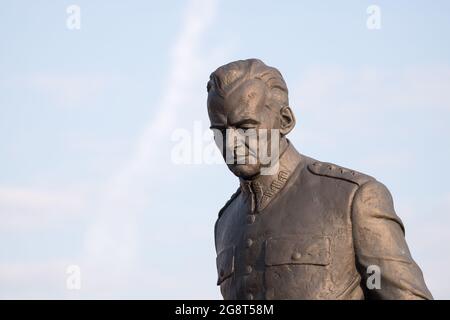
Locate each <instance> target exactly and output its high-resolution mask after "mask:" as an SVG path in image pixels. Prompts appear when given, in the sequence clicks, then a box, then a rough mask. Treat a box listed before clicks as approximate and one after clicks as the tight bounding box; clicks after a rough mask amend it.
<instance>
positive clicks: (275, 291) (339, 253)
mask: <svg viewBox="0 0 450 320" xmlns="http://www.w3.org/2000/svg"><path fill="white" fill-rule="evenodd" d="M207 88H208V114H209V118H210V121H211V128H212V129H213V131H214V132H215V140H216V143H217V144H218V146H219V149H220V150H221V152H222V154H223V156H224V159H225V160H226V163H227V165H228V168H229V169H230V170H231V171H232V172H233V173H234V174H235V175H236V176H237V177H239V180H240V187H239V189H238V190H237V192H236V193H235V194H234V195H233V196H232V197H231V199H230V200H229V201H228V202H227V203H226V204H225V206H224V207H223V208H222V209H221V210H220V212H219V217H218V219H217V222H216V225H215V230H214V232H215V246H216V252H217V259H216V263H217V270H218V281H217V284H218V285H220V289H221V292H222V295H223V297H224V298H225V299H250V300H252V299H432V296H431V294H430V292H429V291H428V289H427V287H426V285H425V282H424V279H423V275H422V272H421V270H420V268H419V267H418V265H417V264H416V263H415V262H414V260H413V259H412V257H411V254H410V252H409V249H408V246H407V244H406V241H405V237H404V227H403V224H402V222H401V220H400V218H399V217H398V216H397V215H396V213H395V211H394V206H393V201H392V197H391V194H390V193H389V191H388V189H387V188H386V187H385V186H384V185H383V184H382V183H380V182H378V181H377V180H376V179H375V178H373V177H370V176H368V175H365V174H363V173H359V172H357V171H354V170H351V169H346V168H343V167H340V166H337V165H335V164H332V163H325V162H320V161H317V160H314V159H312V158H310V157H307V156H305V155H303V154H300V153H299V152H297V150H296V149H295V148H294V146H293V145H292V143H291V142H290V141H289V140H288V139H287V138H286V135H287V134H288V133H289V132H290V131H291V130H292V129H293V128H294V126H295V118H294V114H293V112H292V110H291V108H290V107H289V102H288V89H287V86H286V83H285V81H284V79H283V77H282V75H281V74H280V72H279V71H278V70H277V69H275V68H273V67H269V66H267V65H265V64H264V63H263V62H262V61H260V60H257V59H249V60H240V61H235V62H232V63H229V64H226V65H224V66H222V67H220V68H218V69H217V70H216V71H214V72H213V73H212V74H211V77H210V80H209V82H208V86H207ZM249 132H250V134H248V133H249ZM239 141H241V143H239ZM249 141H250V142H249ZM255 142H256V143H255ZM274 147H275V148H274ZM261 151H263V152H261ZM262 155H266V156H265V157H264V156H262ZM267 155H269V156H267ZM268 158H270V159H271V161H267V159H268ZM262 160H264V161H262Z"/></svg>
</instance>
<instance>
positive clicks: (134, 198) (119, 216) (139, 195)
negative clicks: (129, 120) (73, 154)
mask: <svg viewBox="0 0 450 320" xmlns="http://www.w3.org/2000/svg"><path fill="white" fill-rule="evenodd" d="M215 5H216V4H215V2H214V1H191V2H190V3H189V5H188V7H187V10H186V12H185V14H184V22H183V23H182V26H181V30H180V33H179V35H178V37H177V39H176V41H175V44H174V46H173V50H172V52H171V57H172V59H171V65H170V69H169V72H168V76H167V79H166V82H165V89H164V90H163V94H162V97H161V100H160V103H159V104H158V106H157V108H156V109H157V110H158V111H157V113H156V116H154V117H152V119H151V120H150V121H149V123H148V124H147V126H146V127H145V129H144V130H143V132H142V134H141V135H140V137H139V138H138V140H137V144H136V148H135V150H134V152H132V154H131V156H130V159H129V161H127V162H126V163H125V165H124V166H123V167H122V168H120V169H119V170H118V171H117V172H116V173H115V174H114V175H113V176H112V177H111V180H110V181H109V182H108V184H107V186H106V188H105V192H104V194H103V196H102V198H101V199H100V200H99V201H100V204H99V207H98V209H97V210H96V212H95V215H94V217H93V221H92V224H91V225H90V227H89V229H88V230H87V234H86V238H85V250H86V256H85V257H84V259H85V260H84V261H85V263H84V264H85V265H86V266H87V267H88V268H89V269H90V270H91V272H90V273H92V274H95V275H96V277H92V281H93V282H92V283H91V285H92V286H93V287H102V286H103V285H104V286H108V285H109V283H110V279H111V278H117V277H124V276H129V275H131V274H133V273H135V272H140V271H139V267H138V265H137V264H136V261H137V259H138V257H137V252H138V250H139V249H138V246H139V245H138V243H137V239H138V236H139V231H140V229H139V227H138V220H139V212H140V210H142V208H144V207H145V206H144V203H148V201H151V199H149V195H148V194H144V193H143V190H145V188H144V187H143V183H145V181H146V180H150V174H151V173H153V174H155V176H160V177H161V175H160V173H161V172H163V171H164V166H166V167H165V168H166V169H167V168H168V167H170V164H165V163H166V161H167V156H168V155H169V152H167V155H166V154H165V152H164V151H165V150H166V149H167V148H168V143H169V142H170V140H169V137H170V133H171V130H173V128H174V127H175V124H176V122H177V117H178V114H179V110H184V109H185V107H186V104H189V103H192V100H193V99H195V98H194V97H193V94H192V92H193V91H195V90H193V88H192V84H193V83H196V82H197V81H198V79H200V78H201V77H202V76H203V72H204V68H205V65H204V61H202V60H201V58H202V57H201V55H200V54H199V52H198V50H199V46H200V44H201V40H202V36H203V34H204V33H205V32H206V31H207V26H208V25H209V24H210V23H211V22H212V19H213V17H214V14H215ZM194 96H197V94H194ZM147 183H148V182H147ZM152 200H157V199H152ZM152 277H154V278H158V277H164V275H161V274H160V275H158V274H153V275H152ZM130 286H132V284H130Z"/></svg>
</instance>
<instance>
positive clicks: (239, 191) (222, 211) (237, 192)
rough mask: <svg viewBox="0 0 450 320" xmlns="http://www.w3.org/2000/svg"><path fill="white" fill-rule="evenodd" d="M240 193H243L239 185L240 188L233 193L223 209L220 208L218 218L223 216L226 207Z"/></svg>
mask: <svg viewBox="0 0 450 320" xmlns="http://www.w3.org/2000/svg"><path fill="white" fill-rule="evenodd" d="M240 193H241V188H240V187H239V188H238V189H237V190H236V192H235V193H233V194H232V195H231V198H230V200H228V201H227V202H226V203H225V205H224V206H223V207H222V209H220V210H219V216H218V218H217V220H218V219H220V217H221V216H222V214H223V213H224V212H225V210H226V208H228V206H229V205H230V204H231V203H232V202H233V200H234V199H236V198H237V196H238V195H239V194H240Z"/></svg>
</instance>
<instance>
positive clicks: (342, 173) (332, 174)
mask: <svg viewBox="0 0 450 320" xmlns="http://www.w3.org/2000/svg"><path fill="white" fill-rule="evenodd" d="M311 160H312V161H311V162H310V163H309V164H308V165H307V167H308V170H309V172H311V173H312V174H314V175H317V176H324V177H329V178H334V179H340V180H344V181H348V182H351V183H354V184H356V185H358V186H362V185H363V184H365V183H367V182H370V181H376V180H375V178H373V177H371V176H369V175H367V174H364V173H361V172H358V171H356V170H352V169H348V168H344V167H341V166H338V165H336V164H334V163H329V162H321V161H317V160H314V159H311Z"/></svg>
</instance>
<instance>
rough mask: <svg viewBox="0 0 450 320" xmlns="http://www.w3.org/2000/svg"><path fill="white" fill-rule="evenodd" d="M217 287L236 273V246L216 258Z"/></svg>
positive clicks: (223, 251) (225, 250)
mask: <svg viewBox="0 0 450 320" xmlns="http://www.w3.org/2000/svg"><path fill="white" fill-rule="evenodd" d="M216 265H217V275H218V277H217V285H220V284H221V283H222V282H223V281H224V280H226V279H227V278H229V277H230V276H231V275H232V274H233V272H234V246H232V247H228V248H226V249H224V250H222V251H221V252H220V253H219V254H218V255H217V258H216Z"/></svg>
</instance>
